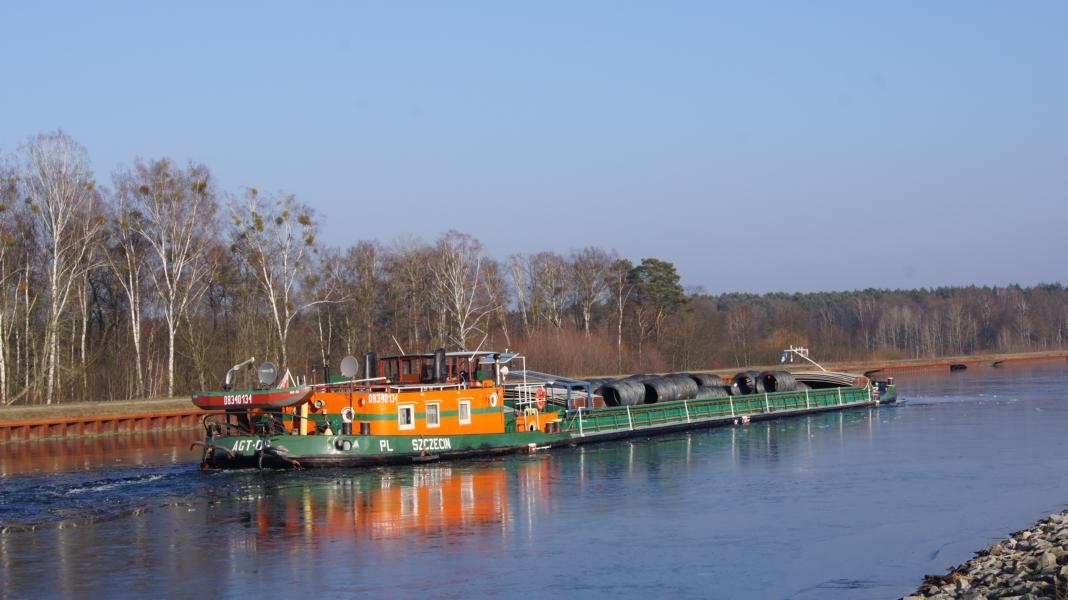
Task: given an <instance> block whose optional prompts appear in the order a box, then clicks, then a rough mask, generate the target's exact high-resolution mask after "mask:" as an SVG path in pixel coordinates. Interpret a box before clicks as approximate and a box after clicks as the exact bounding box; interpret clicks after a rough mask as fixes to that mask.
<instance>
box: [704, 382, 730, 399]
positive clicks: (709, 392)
mask: <svg viewBox="0 0 1068 600" xmlns="http://www.w3.org/2000/svg"><path fill="white" fill-rule="evenodd" d="M727 389H728V388H727V386H723V385H702V386H701V387H699V388H697V397H698V398H700V399H702V400H705V399H707V398H726V397H727V396H728V395H729V394H728V393H727Z"/></svg>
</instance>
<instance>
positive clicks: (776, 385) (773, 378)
mask: <svg viewBox="0 0 1068 600" xmlns="http://www.w3.org/2000/svg"><path fill="white" fill-rule="evenodd" d="M758 379H759V380H760V385H762V386H763V387H764V391H765V392H792V391H795V390H796V389H797V380H795V379H794V376H793V374H792V373H790V372H789V371H764V372H763V373H761V374H760V376H759V378H758Z"/></svg>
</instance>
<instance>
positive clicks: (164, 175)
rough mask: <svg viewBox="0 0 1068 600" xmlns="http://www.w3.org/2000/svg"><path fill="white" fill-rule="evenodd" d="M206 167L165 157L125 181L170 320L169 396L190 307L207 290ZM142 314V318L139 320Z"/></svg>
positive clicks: (210, 227)
mask: <svg viewBox="0 0 1068 600" xmlns="http://www.w3.org/2000/svg"><path fill="white" fill-rule="evenodd" d="M210 180H211V176H210V174H209V173H208V170H207V168H206V167H204V166H202V165H190V166H189V167H188V168H186V169H180V168H174V167H173V166H172V165H171V163H170V161H168V160H166V159H162V160H158V161H155V162H152V163H149V164H144V163H141V162H136V163H135V164H134V169H133V172H132V173H130V174H129V176H128V177H126V178H125V181H124V182H123V184H124V187H126V190H125V191H126V193H127V194H129V196H130V197H131V198H132V199H133V200H134V211H136V212H135V213H132V214H131V215H130V219H131V220H130V225H131V226H132V227H133V228H134V231H136V232H137V234H138V235H140V237H141V238H142V239H143V240H144V241H145V243H146V244H147V247H148V249H149V255H150V256H151V258H152V265H151V268H150V269H149V274H150V275H149V277H150V279H151V281H152V287H153V289H154V290H155V292H156V296H157V298H158V299H159V303H160V306H161V308H162V310H163V318H164V320H165V321H166V323H167V395H168V396H173V395H174V352H175V340H176V338H177V336H178V330H179V327H180V326H181V325H182V323H183V322H185V321H186V314H187V312H188V311H189V309H190V306H191V305H192V304H193V303H195V302H196V301H197V300H199V299H200V297H201V296H202V295H203V294H204V292H205V291H206V290H207V288H208V284H209V283H210V280H211V273H212V271H213V266H212V265H211V264H210V262H209V261H208V260H207V258H208V256H209V253H208V252H207V248H208V246H209V245H210V244H211V243H212V242H213V239H214V237H215V212H216V210H217V207H218V204H217V202H216V200H215V195H214V192H213V191H212V188H211V181H210ZM139 320H140V317H138V321H139Z"/></svg>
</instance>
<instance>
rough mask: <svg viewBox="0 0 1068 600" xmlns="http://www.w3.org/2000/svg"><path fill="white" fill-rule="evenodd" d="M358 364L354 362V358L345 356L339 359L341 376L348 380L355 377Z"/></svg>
mask: <svg viewBox="0 0 1068 600" xmlns="http://www.w3.org/2000/svg"><path fill="white" fill-rule="evenodd" d="M359 368H360V363H358V362H356V357H355V356H346V357H345V358H343V359H341V374H342V375H344V376H345V377H348V378H349V379H352V378H353V377H355V376H356V371H357V370H359Z"/></svg>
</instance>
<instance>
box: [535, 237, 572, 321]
mask: <svg viewBox="0 0 1068 600" xmlns="http://www.w3.org/2000/svg"><path fill="white" fill-rule="evenodd" d="M529 269H530V283H531V305H532V310H533V312H534V315H535V316H536V317H539V318H541V319H542V320H543V321H545V322H547V323H549V324H550V325H552V326H553V327H555V328H556V329H560V328H561V327H563V325H564V300H565V299H566V296H567V276H568V271H570V267H569V265H568V263H567V260H566V259H565V258H564V257H562V256H560V255H559V254H556V253H555V252H539V253H537V254H535V255H534V256H531V257H530V259H529Z"/></svg>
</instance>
